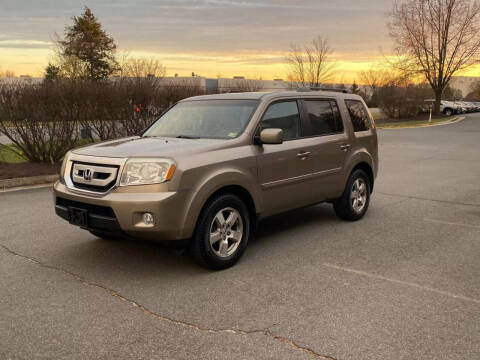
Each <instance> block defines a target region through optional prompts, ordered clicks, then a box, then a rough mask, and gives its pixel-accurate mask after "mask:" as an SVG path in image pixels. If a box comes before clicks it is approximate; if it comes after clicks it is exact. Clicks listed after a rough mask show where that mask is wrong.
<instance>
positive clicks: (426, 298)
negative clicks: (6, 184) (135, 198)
mask: <svg viewBox="0 0 480 360" xmlns="http://www.w3.org/2000/svg"><path fill="white" fill-rule="evenodd" d="M379 139H380V156H381V168H380V174H379V177H378V179H377V183H376V184H375V191H374V195H373V198H372V203H371V207H370V209H369V212H368V213H367V215H366V217H365V218H364V219H363V220H362V221H360V222H356V223H348V222H343V221H340V220H339V219H337V218H336V217H335V215H334V213H333V210H332V209H331V207H330V206H329V205H328V204H322V205H318V206H314V207H311V208H306V209H302V210H298V211H295V212H291V213H288V214H284V215H280V216H277V217H274V218H270V219H267V220H265V221H264V222H263V223H262V225H261V229H260V230H259V233H258V234H257V236H256V238H255V239H254V240H252V242H251V243H250V246H249V248H248V249H247V252H246V254H245V256H244V257H243V258H242V260H241V261H240V262H239V263H238V264H237V265H236V266H235V267H233V268H231V269H228V270H226V271H222V272H210V271H207V270H204V269H202V268H199V267H198V266H196V265H194V264H193V263H192V262H191V261H190V259H189V258H188V257H186V256H182V255H175V254H172V253H171V252H168V251H165V250H164V249H162V248H160V247H158V246H157V245H155V244H151V243H144V242H141V243H140V242H133V241H113V242H112V241H104V240H100V239H96V238H95V237H94V236H92V235H90V234H89V233H87V232H85V231H83V230H80V229H77V228H74V227H72V226H70V225H69V224H68V223H66V222H64V221H63V220H61V219H60V218H57V217H56V216H55V215H54V212H53V206H52V195H51V190H50V189H49V188H41V189H32V190H23V191H16V192H8V193H0V358H2V359H9V358H12V359H13V358H15V359H17V358H18V359H33V358H50V359H53V358H68V359H86V358H89V359H97V358H98V359H105V358H117V359H127V358H136V359H138V358H142V359H315V358H318V359H338V360H340V359H352V360H353V359H354V360H359V359H369V360H372V359H396V360H397V359H435V360H439V359H479V358H480V115H478V114H477V115H467V116H466V119H465V120H464V121H462V122H459V123H456V124H451V125H444V126H436V127H431V128H419V129H402V130H383V131H380V132H379Z"/></svg>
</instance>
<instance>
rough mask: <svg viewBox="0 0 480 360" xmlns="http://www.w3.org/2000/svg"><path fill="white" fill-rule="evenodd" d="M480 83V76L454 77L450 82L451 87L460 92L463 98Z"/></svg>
mask: <svg viewBox="0 0 480 360" xmlns="http://www.w3.org/2000/svg"><path fill="white" fill-rule="evenodd" d="M479 82H480V76H453V77H452V79H451V80H450V87H452V88H454V89H457V90H460V91H461V92H462V97H465V96H467V95H468V94H469V93H470V92H471V91H472V87H473V86H474V85H475V84H477V83H479Z"/></svg>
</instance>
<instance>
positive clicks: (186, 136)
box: [175, 135, 200, 139]
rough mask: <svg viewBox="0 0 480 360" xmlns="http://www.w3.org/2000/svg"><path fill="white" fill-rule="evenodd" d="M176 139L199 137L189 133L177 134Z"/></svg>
mask: <svg viewBox="0 0 480 360" xmlns="http://www.w3.org/2000/svg"><path fill="white" fill-rule="evenodd" d="M175 137H176V138H177V139H200V137H198V136H190V135H178V136H175Z"/></svg>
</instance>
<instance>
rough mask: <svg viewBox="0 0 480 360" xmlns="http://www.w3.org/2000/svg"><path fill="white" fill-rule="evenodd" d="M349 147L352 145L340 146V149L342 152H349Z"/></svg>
mask: <svg viewBox="0 0 480 360" xmlns="http://www.w3.org/2000/svg"><path fill="white" fill-rule="evenodd" d="M351 147H352V145H350V144H342V145H340V149H342V150H343V151H348V150H350V148H351Z"/></svg>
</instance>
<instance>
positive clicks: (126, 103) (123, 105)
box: [0, 77, 203, 163]
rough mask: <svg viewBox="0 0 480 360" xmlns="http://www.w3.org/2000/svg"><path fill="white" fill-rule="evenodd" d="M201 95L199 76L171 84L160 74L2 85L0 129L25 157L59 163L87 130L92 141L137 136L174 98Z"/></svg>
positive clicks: (30, 159)
mask: <svg viewBox="0 0 480 360" xmlns="http://www.w3.org/2000/svg"><path fill="white" fill-rule="evenodd" d="M202 93H203V90H202V89H201V87H200V86H199V83H198V79H192V80H185V81H184V82H183V83H182V82H180V83H178V82H176V83H174V84H168V83H165V81H163V80H162V79H161V78H156V77H139V78H114V79H110V80H106V81H95V82H93V81H88V80H66V79H63V80H53V81H45V82H43V83H42V84H35V85H30V84H21V83H16V84H15V83H14V84H3V85H0V133H3V134H5V135H6V136H7V137H8V138H9V139H10V140H11V141H12V142H13V143H14V144H15V145H16V146H15V149H17V151H18V154H19V155H20V156H22V157H23V158H25V159H26V160H28V161H31V162H50V163H55V162H58V161H60V160H61V159H62V157H63V155H64V154H65V153H66V152H67V151H68V150H69V149H71V148H73V147H74V146H75V144H77V143H78V140H79V138H80V132H81V130H83V129H84V130H86V131H85V133H86V134H87V135H88V137H89V140H90V141H97V140H101V141H103V140H109V139H115V138H118V137H123V136H131V135H136V134H138V133H140V132H141V131H142V130H144V129H145V128H146V127H148V126H149V125H150V124H151V123H152V122H153V121H155V120H156V119H157V118H158V116H159V115H160V114H161V113H162V112H163V111H165V110H166V109H167V108H168V107H169V106H171V105H172V104H174V103H175V102H177V101H179V100H181V99H183V98H186V97H190V96H194V95H200V94H202Z"/></svg>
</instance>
